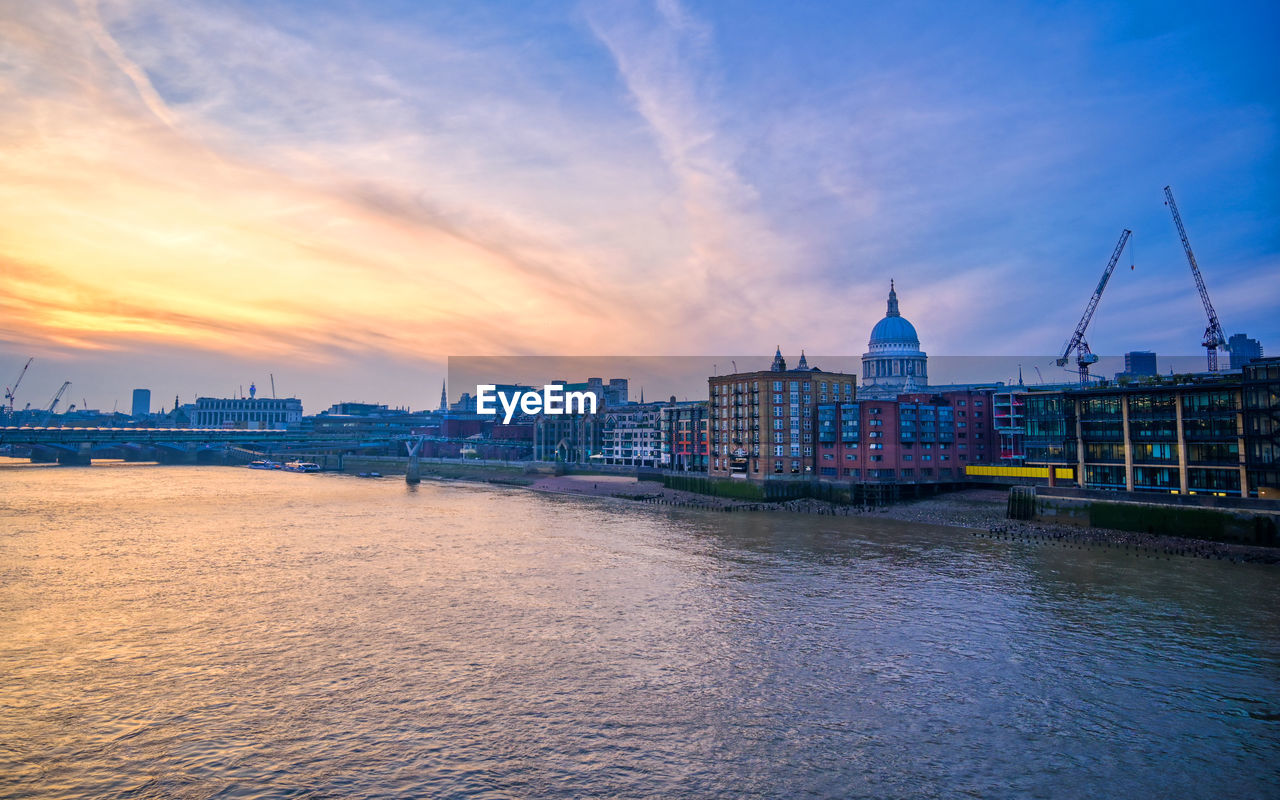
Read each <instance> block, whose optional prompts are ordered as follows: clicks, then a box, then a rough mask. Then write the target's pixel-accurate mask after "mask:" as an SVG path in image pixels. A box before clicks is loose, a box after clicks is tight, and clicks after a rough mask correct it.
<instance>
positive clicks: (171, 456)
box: [156, 447, 196, 464]
mask: <svg viewBox="0 0 1280 800" xmlns="http://www.w3.org/2000/svg"><path fill="white" fill-rule="evenodd" d="M156 461H158V462H160V463H161V464H194V463H196V454H195V451H194V450H179V449H178V448H175V447H157V448H156Z"/></svg>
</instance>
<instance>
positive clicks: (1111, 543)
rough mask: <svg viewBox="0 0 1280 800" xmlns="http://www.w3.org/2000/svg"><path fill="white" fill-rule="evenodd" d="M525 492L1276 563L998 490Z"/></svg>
mask: <svg viewBox="0 0 1280 800" xmlns="http://www.w3.org/2000/svg"><path fill="white" fill-rule="evenodd" d="M527 488H529V489H532V490H534V491H539V492H550V493H554V494H566V495H576V496H584V497H608V498H614V499H619V500H628V501H632V502H638V503H646V504H649V505H662V506H672V507H678V508H694V509H702V510H706V511H721V512H741V511H761V512H771V513H779V512H791V513H798V514H821V515H830V516H843V517H861V516H865V517H880V518H885V519H895V520H901V521H904V522H917V523H921V524H926V525H945V526H949V527H954V528H965V529H968V530H970V531H972V532H973V533H974V535H978V536H989V537H994V538H1000V539H1007V540H1011V541H1025V542H1042V543H1045V544H1046V545H1050V546H1080V547H1085V546H1094V547H1115V548H1124V549H1126V550H1128V551H1130V552H1132V553H1134V554H1135V555H1139V556H1156V557H1166V556H1167V557H1173V556H1191V557H1198V558H1214V559H1221V560H1227V561H1235V562H1249V563H1259V564H1280V548H1271V547H1255V546H1251V545H1240V544H1228V543H1224V542H1212V541H1205V540H1201V539H1187V538H1183V537H1179V536H1164V535H1160V534H1148V533H1137V532H1133V531H1118V530H1112V529H1109V528H1086V527H1080V526H1076V525H1061V524H1056V525H1055V524H1047V523H1040V522H1021V521H1014V520H1010V519H1006V518H1005V508H1006V503H1007V499H1008V495H1007V493H1006V492H1005V491H1004V490H1002V489H967V490H964V491H960V492H952V493H949V494H943V495H937V496H935V497H930V498H925V499H921V500H906V501H901V502H899V503H896V504H894V505H891V506H886V507H881V508H859V507H856V506H842V505H836V504H832V503H825V502H822V501H818V500H808V499H805V500H791V501H788V502H785V503H760V502H752V501H745V500H735V499H732V498H724V497H709V496H707V495H701V494H695V493H693V492H684V491H678V490H675V489H667V488H665V487H663V486H662V484H660V483H656V482H652V481H639V480H636V479H635V478H630V477H623V476H613V475H610V476H594V475H560V476H555V477H545V478H541V479H539V480H537V481H535V482H534V483H533V484H531V485H530V486H528V487H527Z"/></svg>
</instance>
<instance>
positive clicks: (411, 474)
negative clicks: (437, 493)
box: [404, 437, 425, 484]
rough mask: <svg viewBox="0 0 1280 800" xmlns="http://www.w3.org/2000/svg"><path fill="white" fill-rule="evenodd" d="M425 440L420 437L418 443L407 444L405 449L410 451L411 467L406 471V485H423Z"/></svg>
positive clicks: (411, 441) (410, 442)
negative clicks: (423, 447)
mask: <svg viewBox="0 0 1280 800" xmlns="http://www.w3.org/2000/svg"><path fill="white" fill-rule="evenodd" d="M424 441H425V440H424V439H423V438H422V437H419V438H418V439H417V441H413V440H410V441H407V442H405V443H404V444H405V448H406V449H408V451H409V466H408V467H406V468H405V471H404V482H405V483H411V484H412V483H422V462H421V461H420V459H421V456H422V443H423V442H424Z"/></svg>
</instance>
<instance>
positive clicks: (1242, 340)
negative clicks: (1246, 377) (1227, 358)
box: [1227, 333, 1262, 369]
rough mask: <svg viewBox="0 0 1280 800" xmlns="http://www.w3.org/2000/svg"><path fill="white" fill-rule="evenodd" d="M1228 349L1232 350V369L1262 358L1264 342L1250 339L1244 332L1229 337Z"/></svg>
mask: <svg viewBox="0 0 1280 800" xmlns="http://www.w3.org/2000/svg"><path fill="white" fill-rule="evenodd" d="M1227 349H1228V350H1230V351H1231V368H1232V369H1240V368H1241V367H1243V366H1244V365H1245V364H1248V363H1249V362H1250V361H1252V360H1254V359H1255V358H1262V342H1259V341H1258V340H1257V339H1250V338H1249V337H1248V336H1246V335H1244V334H1243V333H1237V334H1235V335H1234V336H1232V337H1231V338H1230V339H1227Z"/></svg>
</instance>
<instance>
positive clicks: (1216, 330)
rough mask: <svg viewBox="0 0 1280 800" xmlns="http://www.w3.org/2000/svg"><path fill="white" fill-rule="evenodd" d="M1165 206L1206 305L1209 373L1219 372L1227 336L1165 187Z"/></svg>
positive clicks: (1171, 198) (1170, 191)
mask: <svg viewBox="0 0 1280 800" xmlns="http://www.w3.org/2000/svg"><path fill="white" fill-rule="evenodd" d="M1164 204H1165V205H1167V206H1168V207H1169V213H1170V214H1173V224H1174V225H1175V226H1177V228H1178V238H1180V239H1182V249H1183V250H1184V251H1186V254H1187V263H1188V264H1190V265H1191V274H1192V275H1193V276H1195V279H1196V289H1197V290H1199V292H1200V302H1201V303H1204V313H1205V315H1206V316H1207V317H1208V318H1209V324H1208V325H1206V326H1205V329H1204V341H1203V342H1201V343H1200V344H1202V345H1203V346H1204V348H1205V351H1206V354H1207V355H1208V357H1209V371H1210V372H1217V371H1218V348H1219V347H1221V348H1222V349H1223V350H1226V349H1227V336H1226V334H1225V333H1223V332H1222V323H1220V322H1218V312H1217V311H1214V310H1213V302H1212V301H1210V300H1209V290H1208V289H1206V288H1205V285H1204V278H1203V277H1202V276H1201V275H1200V267H1199V266H1197V265H1196V254H1195V253H1193V252H1191V240H1190V239H1188V238H1187V229H1186V228H1184V227H1182V215H1181V214H1179V213H1178V204H1177V203H1175V202H1173V190H1172V189H1170V188H1169V187H1168V186H1166V187H1164Z"/></svg>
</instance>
